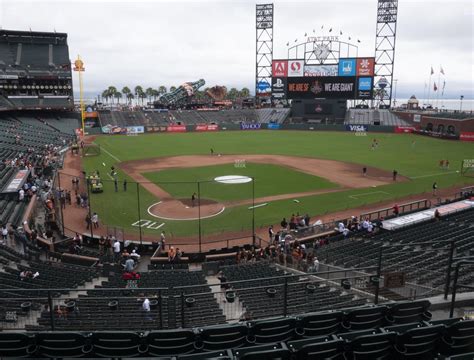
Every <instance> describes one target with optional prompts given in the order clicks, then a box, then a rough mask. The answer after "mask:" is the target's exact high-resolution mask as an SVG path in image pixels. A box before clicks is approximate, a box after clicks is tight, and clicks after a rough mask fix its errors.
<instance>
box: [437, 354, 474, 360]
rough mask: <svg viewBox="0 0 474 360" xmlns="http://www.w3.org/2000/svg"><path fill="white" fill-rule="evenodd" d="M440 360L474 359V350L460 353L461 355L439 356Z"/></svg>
mask: <svg viewBox="0 0 474 360" xmlns="http://www.w3.org/2000/svg"><path fill="white" fill-rule="evenodd" d="M438 359H439V360H472V359H474V352H471V353H466V354H460V355H453V356H443V355H441V356H438Z"/></svg>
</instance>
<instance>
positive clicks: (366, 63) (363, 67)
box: [356, 58, 375, 76]
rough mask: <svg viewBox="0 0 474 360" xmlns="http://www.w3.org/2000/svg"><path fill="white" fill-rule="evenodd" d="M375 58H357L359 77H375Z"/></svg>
mask: <svg viewBox="0 0 474 360" xmlns="http://www.w3.org/2000/svg"><path fill="white" fill-rule="evenodd" d="M374 66H375V58H357V70H356V75H357V76H374Z"/></svg>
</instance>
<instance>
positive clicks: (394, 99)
mask: <svg viewBox="0 0 474 360" xmlns="http://www.w3.org/2000/svg"><path fill="white" fill-rule="evenodd" d="M393 82H394V83H395V89H394V91H393V107H394V108H396V107H397V83H398V79H395V80H393Z"/></svg>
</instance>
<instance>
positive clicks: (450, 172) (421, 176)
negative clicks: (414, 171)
mask: <svg viewBox="0 0 474 360" xmlns="http://www.w3.org/2000/svg"><path fill="white" fill-rule="evenodd" d="M457 172H458V171H444V172H441V173H437V174H428V175H420V176H412V177H411V178H410V179H421V178H425V177H432V176H440V175H448V174H455V173H457Z"/></svg>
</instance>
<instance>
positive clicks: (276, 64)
mask: <svg viewBox="0 0 474 360" xmlns="http://www.w3.org/2000/svg"><path fill="white" fill-rule="evenodd" d="M272 76H273V77H287V76H288V60H273V61H272Z"/></svg>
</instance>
